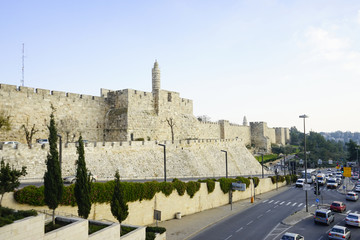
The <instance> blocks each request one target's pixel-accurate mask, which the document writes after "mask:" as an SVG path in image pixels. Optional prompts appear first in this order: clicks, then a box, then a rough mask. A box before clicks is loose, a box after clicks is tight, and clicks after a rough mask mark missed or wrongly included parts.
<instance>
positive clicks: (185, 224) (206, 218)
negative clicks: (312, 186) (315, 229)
mask: <svg viewBox="0 0 360 240" xmlns="http://www.w3.org/2000/svg"><path fill="white" fill-rule="evenodd" d="M288 189H289V186H285V187H282V188H279V189H278V190H274V191H271V192H267V193H264V194H261V195H256V198H255V201H254V203H251V202H250V199H245V200H241V201H238V202H236V203H233V206H232V210H231V209H230V208H231V205H230V204H227V205H225V206H221V207H217V208H213V209H209V210H205V211H202V212H199V213H194V214H191V215H187V216H183V217H182V218H181V219H172V220H168V221H164V222H160V223H158V226H159V227H164V228H166V239H167V240H186V239H190V238H191V237H193V236H194V235H196V234H197V233H199V232H200V231H202V230H203V229H205V228H207V227H209V226H211V225H213V224H216V223H217V222H220V221H221V220H223V219H225V218H227V217H229V216H232V215H234V214H237V213H239V212H241V211H243V210H245V209H247V208H249V207H251V206H254V205H256V204H258V203H260V202H261V201H262V200H263V199H267V198H271V197H272V196H274V195H277V194H279V193H281V192H283V191H286V190H288Z"/></svg>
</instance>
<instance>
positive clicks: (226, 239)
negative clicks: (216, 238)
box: [224, 235, 232, 240]
mask: <svg viewBox="0 0 360 240" xmlns="http://www.w3.org/2000/svg"><path fill="white" fill-rule="evenodd" d="M231 237H232V235H230V236H228V237H227V238H225V239H224V240H228V239H229V238H231Z"/></svg>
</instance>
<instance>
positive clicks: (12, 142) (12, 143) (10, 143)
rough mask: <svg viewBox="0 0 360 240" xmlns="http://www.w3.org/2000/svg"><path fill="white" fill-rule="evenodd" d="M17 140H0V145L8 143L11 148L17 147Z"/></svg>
mask: <svg viewBox="0 0 360 240" xmlns="http://www.w3.org/2000/svg"><path fill="white" fill-rule="evenodd" d="M19 144H20V143H19V142H16V141H6V142H0V145H2V146H3V145H8V146H11V147H12V148H17V147H18V146H19Z"/></svg>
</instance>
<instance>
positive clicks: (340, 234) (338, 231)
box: [329, 225, 351, 239]
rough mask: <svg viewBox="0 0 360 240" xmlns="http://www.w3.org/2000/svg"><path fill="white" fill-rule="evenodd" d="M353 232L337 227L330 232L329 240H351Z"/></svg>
mask: <svg viewBox="0 0 360 240" xmlns="http://www.w3.org/2000/svg"><path fill="white" fill-rule="evenodd" d="M350 237H351V232H350V230H349V229H348V228H347V227H344V226H339V225H335V226H334V227H333V228H332V229H331V230H330V232H329V239H350Z"/></svg>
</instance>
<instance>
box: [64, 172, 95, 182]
mask: <svg viewBox="0 0 360 240" xmlns="http://www.w3.org/2000/svg"><path fill="white" fill-rule="evenodd" d="M90 179H91V182H96V181H97V176H96V175H93V174H90ZM63 181H64V183H71V184H73V183H75V182H76V176H67V177H64V178H63Z"/></svg>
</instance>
